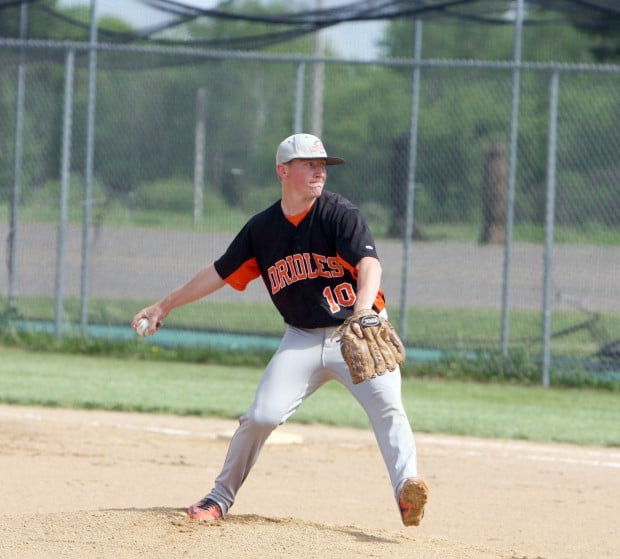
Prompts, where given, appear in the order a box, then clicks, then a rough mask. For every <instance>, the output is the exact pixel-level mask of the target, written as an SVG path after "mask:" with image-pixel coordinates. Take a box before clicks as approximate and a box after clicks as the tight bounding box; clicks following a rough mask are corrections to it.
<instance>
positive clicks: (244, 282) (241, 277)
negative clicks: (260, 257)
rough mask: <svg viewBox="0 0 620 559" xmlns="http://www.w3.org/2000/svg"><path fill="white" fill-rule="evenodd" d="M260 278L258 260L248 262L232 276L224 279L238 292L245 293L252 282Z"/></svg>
mask: <svg viewBox="0 0 620 559" xmlns="http://www.w3.org/2000/svg"><path fill="white" fill-rule="evenodd" d="M258 276H260V270H259V269H258V262H257V261H256V258H250V259H249V260H246V261H245V262H244V263H243V264H242V265H241V266H239V268H237V269H236V270H235V271H234V272H233V273H232V274H230V275H229V276H228V277H226V278H224V281H225V282H226V283H227V284H228V285H230V287H232V288H233V289H236V290H237V291H243V290H245V288H246V287H247V286H248V283H250V282H251V281H252V280H254V279H256V278H257V277H258Z"/></svg>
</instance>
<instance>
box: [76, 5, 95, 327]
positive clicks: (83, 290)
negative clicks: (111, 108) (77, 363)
mask: <svg viewBox="0 0 620 559" xmlns="http://www.w3.org/2000/svg"><path fill="white" fill-rule="evenodd" d="M96 12H97V0H91V3H90V45H89V47H90V48H89V51H88V115H87V123H86V169H85V170H84V215H83V225H82V270H81V287H80V329H81V333H82V336H84V337H86V335H87V330H88V292H89V287H88V285H89V282H90V224H91V221H92V218H91V209H92V208H91V206H92V203H93V167H94V158H95V153H94V152H95V97H96V88H97V85H96V79H97V17H96Z"/></svg>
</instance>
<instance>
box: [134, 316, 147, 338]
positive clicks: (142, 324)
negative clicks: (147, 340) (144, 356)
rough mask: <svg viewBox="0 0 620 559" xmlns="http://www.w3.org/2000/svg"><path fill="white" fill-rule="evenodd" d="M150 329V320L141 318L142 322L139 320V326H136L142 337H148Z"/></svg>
mask: <svg viewBox="0 0 620 559" xmlns="http://www.w3.org/2000/svg"><path fill="white" fill-rule="evenodd" d="M148 328H149V319H148V318H141V319H140V320H138V324H136V332H137V333H138V334H139V335H140V336H148V335H149V332H148Z"/></svg>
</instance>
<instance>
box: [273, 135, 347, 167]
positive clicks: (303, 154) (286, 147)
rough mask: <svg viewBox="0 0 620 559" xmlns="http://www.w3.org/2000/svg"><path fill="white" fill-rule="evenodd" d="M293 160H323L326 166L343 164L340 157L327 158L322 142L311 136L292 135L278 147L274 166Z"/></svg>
mask: <svg viewBox="0 0 620 559" xmlns="http://www.w3.org/2000/svg"><path fill="white" fill-rule="evenodd" d="M293 159H325V162H326V163H327V165H340V164H341V163H344V159H342V158H341V157H328V155H327V152H326V151H325V148H324V147H323V142H321V140H320V139H319V138H317V137H316V136H313V135H312V134H293V135H292V136H289V137H288V138H286V140H284V141H283V142H282V143H281V144H280V145H279V146H278V151H276V164H278V163H288V162H289V161H292V160H293Z"/></svg>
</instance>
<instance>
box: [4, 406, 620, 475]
mask: <svg viewBox="0 0 620 559" xmlns="http://www.w3.org/2000/svg"><path fill="white" fill-rule="evenodd" d="M0 416H2V417H5V418H13V419H18V420H29V421H37V422H40V421H55V422H57V423H73V422H72V421H70V420H67V419H65V420H61V419H59V418H58V417H55V416H54V415H53V411H51V410H50V414H44V413H34V412H20V411H18V410H15V411H13V410H11V411H9V410H8V409H5V410H0ZM88 425H89V426H91V427H94V428H106V427H107V428H113V429H120V430H126V431H143V432H147V433H156V434H161V435H167V436H171V437H198V438H205V439H218V438H220V434H218V433H215V434H211V433H205V432H199V431H192V430H190V429H179V428H172V427H165V426H161V425H148V424H147V425H141V424H139V423H127V422H123V423H112V422H111V423H105V422H101V421H90V422H88ZM416 439H417V442H418V444H420V442H423V443H424V445H428V446H431V447H432V446H435V447H452V448H457V449H461V451H462V452H463V454H465V455H469V456H482V457H484V456H488V455H489V453H488V452H485V451H490V450H493V451H501V450H503V451H505V455H506V456H507V457H512V458H519V459H522V460H528V461H535V462H547V463H562V464H570V465H579V466H590V467H593V468H614V469H620V451H615V450H611V449H610V450H609V451H607V450H597V449H590V448H588V447H574V446H570V447H567V446H562V444H563V443H557V444H558V446H552V445H545V444H544V443H519V442H510V441H496V440H493V439H469V438H466V437H463V438H460V437H454V436H446V437H443V436H442V437H438V436H434V435H426V434H421V435H418V436H417V437H416ZM533 447H535V448H534V449H535V450H536V452H534V453H533V452H532V451H533V450H534V449H533ZM575 453H578V455H577V454H575Z"/></svg>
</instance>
